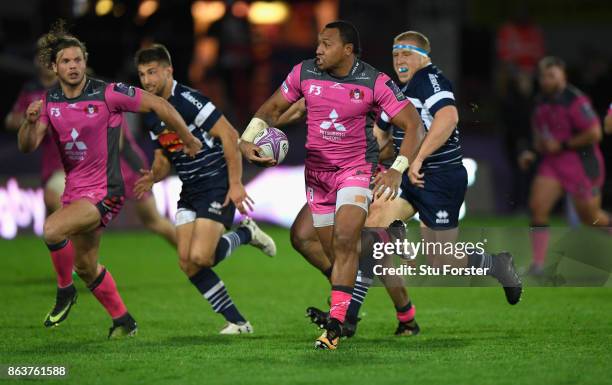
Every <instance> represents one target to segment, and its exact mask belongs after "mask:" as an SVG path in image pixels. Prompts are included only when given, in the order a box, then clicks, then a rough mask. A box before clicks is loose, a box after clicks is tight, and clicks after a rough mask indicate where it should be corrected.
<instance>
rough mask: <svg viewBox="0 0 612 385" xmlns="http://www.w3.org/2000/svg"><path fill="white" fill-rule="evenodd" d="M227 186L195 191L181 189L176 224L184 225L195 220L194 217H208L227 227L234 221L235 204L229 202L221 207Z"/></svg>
mask: <svg viewBox="0 0 612 385" xmlns="http://www.w3.org/2000/svg"><path fill="white" fill-rule="evenodd" d="M227 191H228V189H227V188H213V189H209V190H200V191H196V192H185V191H181V197H180V199H179V201H178V210H177V211H176V225H177V226H180V225H184V224H186V223H190V222H193V221H195V220H196V218H208V219H212V220H213V221H215V222H219V223H221V224H223V226H225V228H226V229H229V228H230V227H231V226H232V223H233V222H234V214H235V213H236V206H234V203H233V202H231V201H230V203H229V204H228V205H227V206H225V207H223V202H225V197H226V196H227Z"/></svg>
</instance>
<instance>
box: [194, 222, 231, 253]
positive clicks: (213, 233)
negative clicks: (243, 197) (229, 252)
mask: <svg viewBox="0 0 612 385" xmlns="http://www.w3.org/2000/svg"><path fill="white" fill-rule="evenodd" d="M224 231H225V227H224V226H223V224H222V223H219V222H216V221H213V220H212V219H208V218H196V220H195V222H194V227H193V232H192V234H191V245H190V246H189V254H190V256H192V257H193V256H200V257H204V258H210V262H211V263H212V262H213V259H214V254H215V249H216V248H217V243H219V238H221V236H222V235H223V232H224Z"/></svg>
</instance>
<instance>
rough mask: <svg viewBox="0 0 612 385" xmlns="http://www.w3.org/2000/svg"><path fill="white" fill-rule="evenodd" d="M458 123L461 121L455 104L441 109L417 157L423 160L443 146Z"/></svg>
mask: <svg viewBox="0 0 612 385" xmlns="http://www.w3.org/2000/svg"><path fill="white" fill-rule="evenodd" d="M457 123H459V113H458V112H457V108H456V107H455V106H452V105H448V106H444V107H442V108H441V109H439V110H438V111H437V112H436V113H435V115H434V119H433V121H432V122H431V127H430V128H429V131H428V132H427V135H426V136H425V138H424V139H423V143H422V144H421V147H420V149H419V152H418V153H417V156H416V159H418V160H420V161H421V162H422V161H423V160H425V158H427V157H428V156H429V155H431V154H433V153H434V152H435V151H436V150H437V149H439V148H440V147H442V145H443V144H444V143H446V141H447V140H448V138H450V136H451V134H452V133H453V131H454V130H455V128H456V127H457Z"/></svg>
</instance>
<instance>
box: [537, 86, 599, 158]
mask: <svg viewBox="0 0 612 385" xmlns="http://www.w3.org/2000/svg"><path fill="white" fill-rule="evenodd" d="M598 121H599V117H598V116H597V113H596V112H595V110H594V109H593V107H592V105H591V102H590V101H589V98H588V97H587V96H586V95H584V94H583V93H582V92H580V90H578V89H577V88H576V87H574V86H571V85H570V86H567V87H566V88H565V89H564V90H563V91H562V92H561V93H559V94H557V95H554V96H545V95H539V96H538V98H537V102H536V107H535V110H534V112H533V117H532V125H533V130H534V135H535V136H536V137H539V138H541V139H543V140H546V139H554V140H556V141H558V142H564V141H566V140H569V139H570V138H571V137H572V136H574V135H576V134H578V133H580V132H582V131H586V130H588V129H590V128H591V127H593V126H594V125H595V124H597V123H598ZM546 157H552V158H560V157H562V158H563V159H566V160H578V158H580V160H581V161H583V162H587V163H592V162H593V161H594V159H595V158H601V151H600V149H599V144H592V145H589V146H586V147H585V148H581V149H576V150H566V151H563V152H561V153H560V154H555V155H546Z"/></svg>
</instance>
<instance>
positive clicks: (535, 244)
mask: <svg viewBox="0 0 612 385" xmlns="http://www.w3.org/2000/svg"><path fill="white" fill-rule="evenodd" d="M530 235H531V252H532V256H533V264H534V265H535V266H537V267H542V266H544V261H545V260H546V251H547V250H548V241H549V240H550V229H549V228H548V226H547V225H544V226H532V227H531V233H530Z"/></svg>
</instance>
